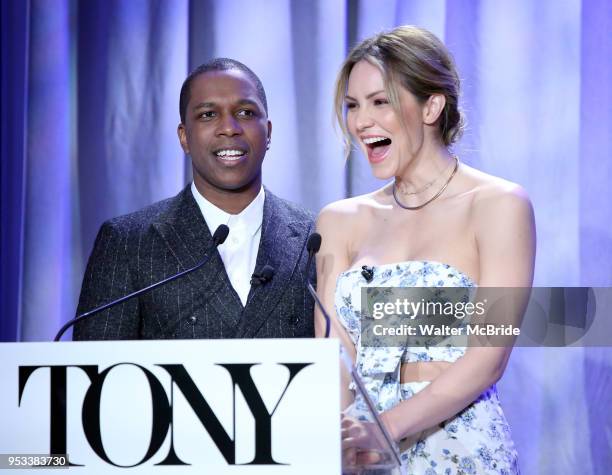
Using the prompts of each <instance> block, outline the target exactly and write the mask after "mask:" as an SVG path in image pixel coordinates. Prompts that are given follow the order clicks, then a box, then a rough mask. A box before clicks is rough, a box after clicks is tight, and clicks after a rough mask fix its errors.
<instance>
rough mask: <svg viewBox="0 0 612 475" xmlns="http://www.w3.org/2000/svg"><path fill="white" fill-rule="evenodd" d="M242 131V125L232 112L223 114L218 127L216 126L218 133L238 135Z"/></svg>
mask: <svg viewBox="0 0 612 475" xmlns="http://www.w3.org/2000/svg"><path fill="white" fill-rule="evenodd" d="M241 133H242V127H241V126H240V122H238V119H237V118H236V117H234V115H233V114H225V115H223V116H222V117H221V121H220V122H219V127H218V128H217V134H218V135H227V136H233V135H240V134H241Z"/></svg>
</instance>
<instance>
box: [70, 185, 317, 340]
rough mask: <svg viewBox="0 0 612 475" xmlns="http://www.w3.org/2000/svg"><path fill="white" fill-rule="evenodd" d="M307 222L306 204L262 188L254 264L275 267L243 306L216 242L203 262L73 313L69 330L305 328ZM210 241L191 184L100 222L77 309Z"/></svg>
mask: <svg viewBox="0 0 612 475" xmlns="http://www.w3.org/2000/svg"><path fill="white" fill-rule="evenodd" d="M312 231H313V215H312V214H311V213H310V212H308V211H305V210H304V209H302V208H300V207H299V206H297V205H295V204H292V203H290V202H288V201H285V200H283V199H281V198H278V197H276V196H274V195H273V194H272V193H271V192H270V191H269V190H266V198H265V202H264V210H263V224H262V236H261V242H260V245H259V251H258V254H257V264H256V269H261V268H262V267H263V266H264V265H266V264H268V265H270V266H272V267H273V268H274V270H275V273H274V276H273V278H272V280H271V281H270V282H268V283H266V284H265V285H262V286H258V287H252V288H251V291H250V293H249V296H248V301H247V305H246V307H243V306H242V303H241V302H240V299H239V297H238V295H237V294H236V292H235V290H234V289H233V287H232V285H231V284H230V281H229V278H228V276H227V273H226V271H225V268H224V266H223V262H222V260H221V257H220V255H219V253H218V251H216V250H215V251H214V255H213V257H212V259H211V260H210V261H209V262H208V263H207V264H206V265H205V266H204V267H202V268H201V269H198V270H197V271H195V272H193V273H191V274H188V275H186V276H184V277H181V278H180V279H178V280H175V281H173V282H170V283H169V284H166V285H165V286H161V287H158V288H157V289H155V290H153V291H152V292H149V293H148V294H146V295H143V296H141V297H137V298H133V299H131V300H129V301H127V302H125V303H123V304H120V305H118V306H116V307H114V308H112V309H110V310H106V311H104V312H102V313H99V314H97V315H95V316H93V317H91V318H90V319H88V320H86V321H83V322H80V323H79V324H77V325H76V326H75V329H74V336H73V338H74V339H75V340H101V339H105V340H113V339H140V338H146V339H152V338H160V339H161V338H290V337H311V336H313V335H314V330H313V300H312V298H311V296H310V295H309V294H308V291H307V290H306V289H305V287H304V285H303V281H304V272H305V269H304V268H305V264H306V260H307V252H306V251H305V249H304V248H305V243H306V240H307V238H308V235H309V234H310V233H311V232H312ZM211 243H212V237H211V233H210V231H209V229H208V226H207V225H206V223H205V221H204V218H203V217H202V213H201V212H200V209H199V208H198V205H197V203H196V202H195V199H194V198H193V195H192V194H191V190H190V188H189V187H187V188H185V189H184V190H183V191H181V192H180V193H179V194H178V195H177V196H175V197H174V198H170V199H167V200H164V201H161V202H159V203H155V204H153V205H151V206H149V207H147V208H145V209H143V210H140V211H138V212H136V213H132V214H129V215H126V216H121V217H119V218H115V219H112V220H110V221H107V222H106V223H104V224H103V225H102V227H101V229H100V231H99V233H98V237H97V238H96V242H95V245H94V249H93V252H92V254H91V256H90V258H89V262H88V264H87V270H86V272H85V277H84V279H83V286H82V289H81V296H80V299H79V306H78V309H77V314H80V313H83V312H85V311H87V310H90V309H92V308H94V307H97V306H99V305H102V304H104V303H106V302H109V301H111V300H113V299H116V298H119V297H121V296H123V295H126V294H128V293H130V292H133V291H135V290H138V289H141V288H143V287H146V286H148V285H150V284H152V283H155V282H158V281H160V280H162V279H164V278H166V277H168V276H170V275H172V274H175V273H177V272H179V271H181V270H184V269H187V268H189V267H192V266H194V265H196V264H197V263H198V262H200V261H201V260H202V259H203V258H204V255H205V253H206V250H207V249H208V248H209V247H210V245H211ZM313 268H314V266H313ZM313 274H314V272H311V277H312V276H313Z"/></svg>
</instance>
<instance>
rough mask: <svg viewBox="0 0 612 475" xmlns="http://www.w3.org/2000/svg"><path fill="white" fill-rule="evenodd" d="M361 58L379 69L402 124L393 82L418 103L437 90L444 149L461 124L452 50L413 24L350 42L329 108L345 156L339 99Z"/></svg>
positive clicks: (347, 143)
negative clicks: (352, 44)
mask: <svg viewBox="0 0 612 475" xmlns="http://www.w3.org/2000/svg"><path fill="white" fill-rule="evenodd" d="M362 60H365V61H368V62H369V63H371V64H372V65H374V66H376V67H378V69H380V71H381V73H382V76H383V80H384V82H385V92H386V93H387V97H388V100H389V103H390V104H391V106H392V107H393V108H394V109H395V112H396V113H397V115H398V117H399V118H400V121H401V122H402V123H403V121H402V120H401V118H402V114H401V107H400V102H399V94H398V89H397V85H401V86H402V87H404V88H405V89H407V90H408V91H410V92H411V93H412V94H414V95H415V96H416V98H417V100H419V101H420V102H422V103H424V102H425V101H427V99H428V98H429V97H430V96H431V95H432V94H442V95H443V96H444V97H445V98H446V105H445V106H444V110H443V111H442V113H441V114H440V118H439V119H438V130H439V132H440V138H441V140H442V142H443V143H444V145H446V146H447V147H448V146H450V145H451V144H453V143H454V142H455V141H457V140H458V139H459V137H460V136H461V134H462V132H463V128H464V124H465V122H464V118H463V115H462V113H461V111H460V110H459V90H460V81H459V75H458V74H457V69H456V67H455V62H454V61H453V58H452V56H451V54H450V53H449V51H448V50H447V49H446V46H444V44H443V43H442V42H441V41H440V40H439V39H438V37H437V36H435V35H434V34H433V33H430V32H429V31H427V30H424V29H423V28H418V27H416V26H409V25H408V26H399V27H397V28H394V29H393V30H391V31H388V32H383V33H380V34H378V35H375V36H373V37H371V38H367V39H365V40H363V41H362V42H361V43H359V44H358V45H357V46H355V47H354V48H353V49H352V50H351V52H350V53H349V55H348V57H347V58H346V60H345V61H344V63H343V64H342V68H341V69H340V72H339V73H338V78H337V79H336V91H335V99H334V109H335V115H336V119H337V121H338V124H339V125H340V128H341V129H342V135H343V137H344V145H345V147H346V148H345V151H346V154H347V156H348V154H349V152H350V145H351V139H350V135H349V133H348V128H347V125H346V117H345V114H344V99H345V96H346V90H347V87H348V80H349V76H350V74H351V71H352V70H353V67H354V66H355V64H357V63H358V62H359V61H362Z"/></svg>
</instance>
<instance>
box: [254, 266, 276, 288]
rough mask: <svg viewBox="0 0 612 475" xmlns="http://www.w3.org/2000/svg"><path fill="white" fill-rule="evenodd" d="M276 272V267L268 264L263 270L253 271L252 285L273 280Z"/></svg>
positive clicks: (255, 285)
mask: <svg viewBox="0 0 612 475" xmlns="http://www.w3.org/2000/svg"><path fill="white" fill-rule="evenodd" d="M274 272H275V271H274V267H272V266H271V265H268V264H266V265H265V266H263V268H262V269H261V271H259V272H253V275H252V276H251V285H252V286H254V287H257V286H258V285H263V284H267V283H268V282H270V281H271V280H272V277H274Z"/></svg>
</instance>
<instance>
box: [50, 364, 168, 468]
mask: <svg viewBox="0 0 612 475" xmlns="http://www.w3.org/2000/svg"><path fill="white" fill-rule="evenodd" d="M121 365H130V366H135V367H137V368H140V369H141V370H142V372H143V373H144V374H145V376H146V378H147V380H148V382H149V387H150V389H151V402H152V403H153V407H152V409H153V424H152V428H151V441H150V442H149V448H148V450H147V453H146V454H145V456H144V457H143V458H142V460H141V461H140V462H138V463H135V464H134V465H119V464H116V463H114V462H113V461H112V460H110V458H109V457H108V455H107V454H106V451H105V450H104V446H103V445H102V434H101V432H100V399H101V395H102V386H103V385H104V380H105V379H106V376H108V373H109V372H110V371H111V370H112V369H113V368H116V367H117V366H121ZM171 413H172V411H171V408H170V404H169V403H168V397H167V396H166V391H164V387H163V386H162V385H161V383H160V382H159V381H158V380H157V378H156V377H155V375H154V374H153V373H151V372H150V371H149V370H148V369H146V368H144V367H142V366H140V365H138V364H134V363H117V364H115V365H113V366H109V367H108V368H106V369H105V370H104V371H102V372H101V373H100V374H99V375H98V376H97V377H96V378H95V379H94V381H93V382H92V384H91V386H90V387H89V389H88V390H87V393H86V394H85V399H84V401H83V412H82V419H83V430H84V432H85V437H86V438H87V441H88V442H89V445H90V446H91V448H92V449H93V450H94V452H95V453H96V454H97V455H98V457H100V458H101V459H102V460H104V461H105V462H107V463H109V464H111V465H114V466H115V467H123V468H131V467H136V466H138V465H141V464H143V463H145V462H146V461H147V460H149V459H150V458H151V457H153V455H155V453H156V452H157V451H158V450H159V448H160V447H161V445H162V443H163V442H164V439H165V438H166V434H167V433H168V427H169V425H170V420H171ZM51 453H54V452H51ZM56 453H58V452H56ZM59 453H65V452H59Z"/></svg>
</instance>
